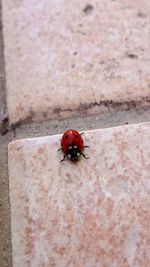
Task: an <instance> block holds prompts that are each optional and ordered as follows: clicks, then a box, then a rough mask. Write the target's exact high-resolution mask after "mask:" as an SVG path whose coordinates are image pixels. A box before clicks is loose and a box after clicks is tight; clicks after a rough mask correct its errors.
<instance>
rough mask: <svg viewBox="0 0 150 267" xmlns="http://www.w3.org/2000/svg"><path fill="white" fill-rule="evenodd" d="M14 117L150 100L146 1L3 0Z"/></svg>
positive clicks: (61, 113)
mask: <svg viewBox="0 0 150 267" xmlns="http://www.w3.org/2000/svg"><path fill="white" fill-rule="evenodd" d="M2 2H3V25H4V45H5V62H6V84H7V106H8V113H9V119H10V123H11V124H12V123H15V122H18V121H20V120H24V119H32V120H37V119H43V118H56V117H67V116H71V115H76V114H80V113H96V112H105V111H108V110H116V109H126V108H129V107H132V106H135V105H137V106H140V105H149V102H150V35H149V21H150V5H149V0H142V1H141V0H132V1H129V0H122V1H110V0H101V1H99V0H94V1H92V4H91V5H87V3H88V2H87V1H86V0H82V1H81V0H72V1H70V0H66V1H63V0H22V1H18V0H7V1H6V0H2Z"/></svg>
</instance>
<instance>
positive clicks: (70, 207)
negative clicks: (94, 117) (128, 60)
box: [9, 123, 150, 267]
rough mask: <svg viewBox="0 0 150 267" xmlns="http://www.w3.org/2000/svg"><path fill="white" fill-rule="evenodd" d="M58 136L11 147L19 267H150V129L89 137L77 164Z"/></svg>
mask: <svg viewBox="0 0 150 267" xmlns="http://www.w3.org/2000/svg"><path fill="white" fill-rule="evenodd" d="M59 139H60V136H59V135H56V136H50V137H43V138H35V139H34V138H33V139H25V140H20V141H15V142H12V143H11V144H9V178H10V202H11V226H12V247H13V266H14V267H20V266H21V267H35V266H36V267H133V266H136V267H149V266H150V142H149V140H150V124H146V123H145V124H138V125H132V126H123V127H115V128H109V129H104V130H94V131H88V132H85V133H84V140H85V144H86V145H89V146H90V148H86V150H85V153H86V155H88V156H89V157H90V159H89V160H85V159H84V158H80V160H79V162H78V163H77V164H73V163H71V162H70V161H69V160H66V161H64V162H63V163H60V159H61V158H62V156H63V155H62V153H61V152H59V153H58V152H57V149H58V148H59Z"/></svg>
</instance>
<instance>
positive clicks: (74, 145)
mask: <svg viewBox="0 0 150 267" xmlns="http://www.w3.org/2000/svg"><path fill="white" fill-rule="evenodd" d="M82 134H83V133H81V134H80V133H78V132H77V131H76V130H72V129H70V130H67V131H66V132H65V133H64V134H63V136H62V139H61V148H60V149H58V151H59V150H62V151H63V152H64V157H63V159H62V160H61V162H62V161H64V160H65V158H66V156H68V157H69V158H70V159H71V160H72V161H77V160H78V156H79V155H82V156H83V157H84V158H85V159H88V157H86V156H85V155H84V154H83V152H82V151H83V149H84V147H88V146H84V142H83V138H82V136H81V135H82Z"/></svg>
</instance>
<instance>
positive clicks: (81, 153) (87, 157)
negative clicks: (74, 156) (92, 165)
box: [80, 152, 89, 159]
mask: <svg viewBox="0 0 150 267" xmlns="http://www.w3.org/2000/svg"><path fill="white" fill-rule="evenodd" d="M80 154H81V155H82V156H83V157H84V158H85V159H89V157H86V156H85V155H84V154H83V153H82V152H80Z"/></svg>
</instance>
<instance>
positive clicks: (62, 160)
mask: <svg viewBox="0 0 150 267" xmlns="http://www.w3.org/2000/svg"><path fill="white" fill-rule="evenodd" d="M66 156H67V154H64V157H63V159H62V160H61V161H60V162H62V161H64V160H65V158H66Z"/></svg>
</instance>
